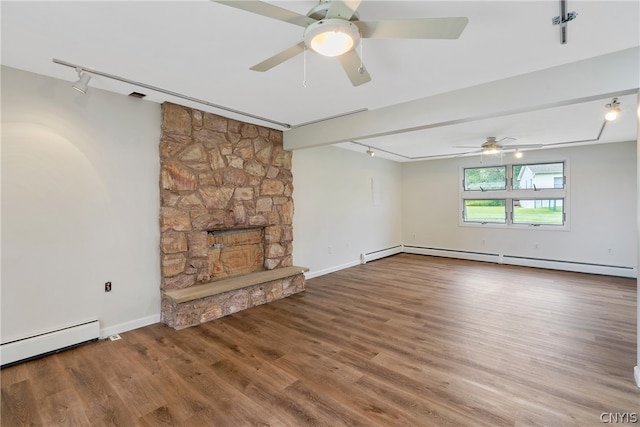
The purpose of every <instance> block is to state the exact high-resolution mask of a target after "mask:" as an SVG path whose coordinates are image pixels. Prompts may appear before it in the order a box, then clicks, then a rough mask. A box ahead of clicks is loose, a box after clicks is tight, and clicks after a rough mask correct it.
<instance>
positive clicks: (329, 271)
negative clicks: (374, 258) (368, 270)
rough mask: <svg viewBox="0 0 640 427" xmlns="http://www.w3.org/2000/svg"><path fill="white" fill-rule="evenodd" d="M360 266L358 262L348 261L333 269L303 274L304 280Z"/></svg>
mask: <svg viewBox="0 0 640 427" xmlns="http://www.w3.org/2000/svg"><path fill="white" fill-rule="evenodd" d="M359 264H360V260H356V261H349V262H347V263H345V264H340V265H336V266H334V267H329V268H324V269H322V270H316V271H308V272H306V273H304V278H305V279H313V278H314V277H319V276H324V275H325V274H329V273H334V272H336V271H340V270H344V269H345V268H349V267H355V266H356V265H359Z"/></svg>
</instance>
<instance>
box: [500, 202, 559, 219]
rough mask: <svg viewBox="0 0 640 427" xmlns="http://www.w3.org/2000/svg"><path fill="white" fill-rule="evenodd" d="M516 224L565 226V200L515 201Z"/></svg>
mask: <svg viewBox="0 0 640 427" xmlns="http://www.w3.org/2000/svg"><path fill="white" fill-rule="evenodd" d="M512 212H513V216H512V221H513V223H514V224H531V225H542V224H544V225H564V199H513V210H512Z"/></svg>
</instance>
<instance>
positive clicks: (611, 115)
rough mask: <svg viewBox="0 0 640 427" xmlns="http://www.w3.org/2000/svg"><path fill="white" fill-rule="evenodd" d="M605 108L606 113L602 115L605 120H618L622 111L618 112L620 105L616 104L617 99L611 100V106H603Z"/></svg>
mask: <svg viewBox="0 0 640 427" xmlns="http://www.w3.org/2000/svg"><path fill="white" fill-rule="evenodd" d="M605 107H607V113H606V114H605V115H604V118H605V119H606V120H609V121H611V120H615V119H617V118H618V115H619V114H620V112H621V111H622V110H620V103H619V102H618V98H613V101H611V104H607V105H605Z"/></svg>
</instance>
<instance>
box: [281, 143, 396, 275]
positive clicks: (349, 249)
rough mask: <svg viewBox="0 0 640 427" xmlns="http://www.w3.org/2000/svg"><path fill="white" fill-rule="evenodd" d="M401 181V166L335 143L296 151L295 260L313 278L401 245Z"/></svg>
mask: <svg viewBox="0 0 640 427" xmlns="http://www.w3.org/2000/svg"><path fill="white" fill-rule="evenodd" d="M372 179H373V180H374V182H375V184H374V185H373V186H372ZM400 182H401V165H400V164H399V163H394V162H392V161H389V160H384V159H380V158H376V157H373V158H372V157H369V156H367V155H364V154H362V153H357V152H354V151H349V150H344V149H341V148H336V147H330V146H329V147H320V148H308V149H303V150H296V151H294V153H293V184H294V190H293V198H294V203H295V213H294V217H293V235H294V238H293V262H294V264H296V265H300V266H304V267H308V268H309V269H310V272H309V273H308V274H307V277H314V276H316V275H320V274H325V273H328V272H331V271H335V270H338V269H340V268H345V267H348V266H352V265H356V264H358V263H359V262H360V254H361V253H366V252H370V251H376V250H381V249H386V248H389V247H393V246H396V245H400V244H401V243H402V238H401V224H402V215H401V212H402V206H401V195H400V191H399V190H400ZM372 187H373V188H372ZM374 193H375V194H374Z"/></svg>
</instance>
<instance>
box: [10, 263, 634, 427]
mask: <svg viewBox="0 0 640 427" xmlns="http://www.w3.org/2000/svg"><path fill="white" fill-rule="evenodd" d="M636 338H637V337H636V281H635V280H633V279H623V278H615V277H608V276H598V275H586V274H578V273H567V272H558V271H547V270H539V269H531V268H525V267H514V266H505V265H496V264H488V263H479V262H472V261H462V260H454V259H445V258H433V257H426V256H419V255H407V254H403V255H396V256H394V257H390V258H386V259H382V260H378V261H375V262H372V263H369V264H366V265H361V266H357V267H353V268H349V269H346V270H342V271H339V272H335V273H332V274H328V275H325V276H322V277H317V278H314V279H311V280H308V281H307V290H306V292H303V293H301V294H297V295H294V296H292V297H289V298H286V299H284V300H280V301H276V302H274V303H271V304H268V305H263V306H259V307H255V308H252V309H249V310H246V311H243V312H241V313H237V314H235V315H232V316H228V317H225V318H222V319H218V320H215V321H213V322H210V323H208V324H205V325H201V326H198V327H193V328H189V329H185V330H182V331H174V330H172V329H170V328H168V327H166V326H164V325H161V324H157V325H151V326H148V327H144V328H141V329H138V330H135V331H130V332H127V333H124V334H122V340H119V341H113V342H112V341H109V340H105V341H101V342H98V343H94V344H89V345H85V346H82V347H79V348H76V349H73V350H69V351H66V352H62V353H59V354H55V355H52V356H49V357H46V358H42V359H39V360H34V361H31V362H27V363H22V364H19V365H15V366H12V367H8V368H5V369H3V370H2V371H1V372H0V375H1V382H2V406H1V411H2V412H1V413H0V416H1V424H2V426H20V425H43V426H58V425H74V426H102V425H118V426H160V425H173V426H253V425H259V426H266V425H269V426H307V425H313V426H321V425H322V426H341V425H350V426H358V425H360V426H591V425H593V426H602V425H603V424H604V423H603V418H601V417H602V415H601V414H602V413H606V414H608V413H614V414H615V413H617V414H619V413H626V414H631V415H627V417H631V416H632V414H633V413H635V414H636V416H638V412H640V389H638V388H637V387H636V386H635V384H634V381H633V367H634V365H635V364H636Z"/></svg>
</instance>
